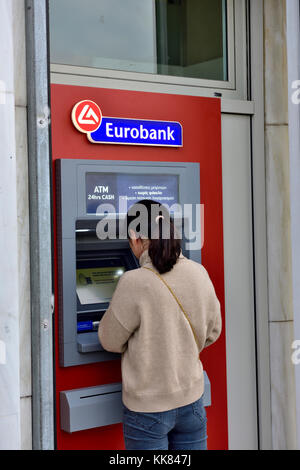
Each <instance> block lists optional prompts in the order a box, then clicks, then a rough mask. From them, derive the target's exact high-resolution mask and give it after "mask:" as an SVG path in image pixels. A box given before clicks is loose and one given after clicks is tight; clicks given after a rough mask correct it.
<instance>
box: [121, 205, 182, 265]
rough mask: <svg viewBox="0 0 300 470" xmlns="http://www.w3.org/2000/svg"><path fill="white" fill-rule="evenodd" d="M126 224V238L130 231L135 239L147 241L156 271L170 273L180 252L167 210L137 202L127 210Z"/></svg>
mask: <svg viewBox="0 0 300 470" xmlns="http://www.w3.org/2000/svg"><path fill="white" fill-rule="evenodd" d="M126 224H127V236H128V238H130V233H129V231H130V229H132V230H133V231H134V232H135V233H136V236H137V237H145V238H148V239H149V241H150V244H149V248H148V253H149V256H150V258H151V261H152V264H153V266H154V267H155V268H156V269H157V271H158V272H159V273H160V274H163V273H167V272H168V271H171V269H172V268H173V266H174V264H175V263H176V261H177V259H178V257H179V255H180V252H181V240H180V238H176V232H175V227H174V222H173V220H172V218H171V216H170V213H169V211H168V209H167V208H166V207H165V206H163V205H162V204H160V203H159V202H156V201H150V200H148V199H145V200H143V201H139V202H137V203H136V204H134V205H133V206H132V207H131V208H130V209H129V211H128V213H127V216H126Z"/></svg>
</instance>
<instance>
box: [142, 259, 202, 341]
mask: <svg viewBox="0 0 300 470" xmlns="http://www.w3.org/2000/svg"><path fill="white" fill-rule="evenodd" d="M143 267H144V269H148V271H152V272H153V273H154V274H155V275H156V276H157V277H158V278H159V279H160V280H161V281H162V282H163V283H164V285H165V286H166V287H167V288H168V289H169V291H170V292H171V294H172V295H173V297H174V299H175V300H176V302H177V304H178V305H179V307H180V309H181V311H182V312H183V314H184V316H185V318H186V319H187V321H188V322H189V325H190V327H191V329H192V332H193V335H194V338H195V341H196V344H197V346H198V348H199V350H200V349H201V348H200V345H199V342H198V339H197V336H196V333H195V330H194V328H193V325H192V323H191V321H190V319H189V317H188V315H187V313H186V311H185V310H184V308H183V306H182V304H181V302H180V301H179V299H178V298H177V296H176V294H175V293H174V292H173V290H172V289H171V287H170V286H169V284H168V283H167V282H166V281H165V280H164V278H163V277H162V276H161V275H160V274H159V273H158V272H156V271H154V269H151V268H146V267H145V266H143Z"/></svg>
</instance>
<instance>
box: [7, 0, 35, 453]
mask: <svg viewBox="0 0 300 470" xmlns="http://www.w3.org/2000/svg"><path fill="white" fill-rule="evenodd" d="M0 64H5V67H0V80H1V86H0V103H1V104H0V142H1V171H0V259H1V269H0V286H1V287H0V341H2V343H1V344H2V348H4V349H5V350H6V362H5V363H4V364H1V354H0V448H1V449H20V448H22V449H31V447H32V442H31V435H32V429H31V348H30V343H31V333H30V271H29V209H28V167H27V126H26V122H27V108H26V105H27V102H26V59H25V7H24V0H0ZM1 92H2V93H1ZM0 349H1V348H0ZM2 359H4V358H2ZM2 362H4V361H2Z"/></svg>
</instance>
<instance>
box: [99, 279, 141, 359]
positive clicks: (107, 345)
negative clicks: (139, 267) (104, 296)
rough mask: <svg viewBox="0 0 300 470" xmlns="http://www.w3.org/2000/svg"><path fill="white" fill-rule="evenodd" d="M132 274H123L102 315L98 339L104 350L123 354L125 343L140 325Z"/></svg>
mask: <svg viewBox="0 0 300 470" xmlns="http://www.w3.org/2000/svg"><path fill="white" fill-rule="evenodd" d="M134 277H135V276H134V275H133V273H132V272H126V273H125V274H123V276H122V277H121V279H120V280H119V282H118V285H117V288H116V290H115V292H114V294H113V297H112V299H111V302H110V305H109V308H108V309H107V311H106V312H105V314H104V315H103V317H102V319H101V321H100V324H99V328H98V337H99V340H100V342H101V344H102V346H103V348H104V349H106V350H107V351H110V352H116V353H123V352H125V351H126V348H127V341H128V339H129V338H130V336H131V335H132V334H133V333H134V331H135V330H136V329H137V328H138V326H139V324H140V316H139V313H138V309H137V307H136V282H135V279H134Z"/></svg>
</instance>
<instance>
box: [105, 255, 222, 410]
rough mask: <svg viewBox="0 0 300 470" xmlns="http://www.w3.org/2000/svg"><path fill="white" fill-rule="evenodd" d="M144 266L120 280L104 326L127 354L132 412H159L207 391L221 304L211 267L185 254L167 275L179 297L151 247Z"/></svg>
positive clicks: (111, 344) (126, 391) (108, 338)
mask: <svg viewBox="0 0 300 470" xmlns="http://www.w3.org/2000/svg"><path fill="white" fill-rule="evenodd" d="M140 266H141V268H139V269H135V270H133V271H128V272H126V273H125V274H123V276H122V277H121V279H120V280H119V283H118V285H117V288H116V290H115V292H114V295H113V298H112V300H111V302H110V306H109V308H108V310H107V311H106V313H105V314H104V316H103V318H102V320H101V322H100V325H99V330H98V335H99V339H100V342H101V344H102V346H103V348H104V349H106V350H107V351H112V352H119V353H122V359H121V367H122V400H123V403H124V405H125V406H126V407H127V408H129V409H130V410H132V411H141V412H157V411H167V410H171V409H173V408H177V407H181V406H185V405H188V404H190V403H193V402H194V401H196V400H198V399H199V398H200V397H201V396H202V394H203V391H204V377H203V367H202V364H201V362H200V360H199V353H200V351H201V350H202V349H203V348H205V347H206V346H209V345H210V344H212V343H213V342H214V341H216V340H217V338H218V337H219V335H220V333H221V314H220V303H219V301H218V299H217V297H216V294H215V290H214V287H213V284H212V282H211V280H210V278H209V276H208V274H207V271H206V270H205V268H204V267H203V266H202V265H200V264H198V263H195V262H194V261H191V260H189V259H187V258H185V257H184V256H183V255H180V257H179V259H178V261H177V263H176V265H175V266H174V267H173V269H172V270H171V271H169V272H168V273H166V274H163V278H164V279H165V281H166V282H167V283H168V284H169V286H170V287H171V288H172V290H173V291H174V293H175V294H176V296H177V297H178V299H179V301H180V302H181V304H182V305H183V307H184V309H185V311H186V313H187V314H188V315H189V318H190V321H191V323H192V325H193V327H194V330H195V333H196V334H197V338H198V342H199V345H200V348H201V349H200V350H199V349H198V346H197V344H196V342H195V339H194V335H193V332H192V329H191V327H190V325H189V323H188V321H187V319H186V318H185V316H184V314H183V312H182V311H181V310H180V307H179V306H178V304H177V302H176V300H175V299H174V297H173V296H172V294H171V293H170V292H169V290H168V288H167V287H166V286H165V285H164V284H163V282H162V281H161V279H159V278H158V277H157V276H156V275H155V274H154V273H153V272H151V271H149V270H147V269H143V268H142V267H143V266H145V267H150V268H152V269H154V268H153V266H152V264H151V260H150V257H149V255H148V251H144V252H143V254H142V256H141V257H140Z"/></svg>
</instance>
